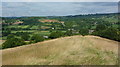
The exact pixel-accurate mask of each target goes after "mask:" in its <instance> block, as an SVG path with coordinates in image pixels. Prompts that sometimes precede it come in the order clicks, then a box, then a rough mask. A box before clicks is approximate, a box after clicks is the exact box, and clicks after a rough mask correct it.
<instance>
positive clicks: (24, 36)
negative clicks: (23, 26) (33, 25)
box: [21, 34, 30, 41]
mask: <svg viewBox="0 0 120 67" xmlns="http://www.w3.org/2000/svg"><path fill="white" fill-rule="evenodd" d="M21 38H22V39H24V40H25V41H27V40H29V39H30V36H29V35H28V34H24V35H22V36H21Z"/></svg>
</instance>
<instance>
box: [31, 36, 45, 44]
mask: <svg viewBox="0 0 120 67" xmlns="http://www.w3.org/2000/svg"><path fill="white" fill-rule="evenodd" d="M44 40H45V38H44V37H43V36H40V35H38V34H35V35H33V36H32V37H31V41H30V43H37V42H41V41H44Z"/></svg>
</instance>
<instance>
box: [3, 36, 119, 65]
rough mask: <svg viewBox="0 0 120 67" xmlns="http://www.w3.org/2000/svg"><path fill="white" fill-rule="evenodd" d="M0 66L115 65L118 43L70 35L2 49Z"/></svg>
mask: <svg viewBox="0 0 120 67" xmlns="http://www.w3.org/2000/svg"><path fill="white" fill-rule="evenodd" d="M2 52H3V55H2V57H3V59H2V63H3V65H116V64H117V63H118V60H117V59H118V42H116V41H112V40H108V39H105V38H101V37H97V36H70V37H61V38H57V39H53V40H47V41H43V42H38V43H35V44H31V45H25V46H20V47H15V48H8V49H4V50H2Z"/></svg>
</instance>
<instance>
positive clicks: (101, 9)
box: [2, 2, 118, 17]
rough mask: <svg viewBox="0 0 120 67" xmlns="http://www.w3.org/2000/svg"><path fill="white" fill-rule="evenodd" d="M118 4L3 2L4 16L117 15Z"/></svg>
mask: <svg viewBox="0 0 120 67" xmlns="http://www.w3.org/2000/svg"><path fill="white" fill-rule="evenodd" d="M116 12H118V3H117V2H2V16H5V17H11V16H14V17H15V16H67V15H80V14H95V13H116Z"/></svg>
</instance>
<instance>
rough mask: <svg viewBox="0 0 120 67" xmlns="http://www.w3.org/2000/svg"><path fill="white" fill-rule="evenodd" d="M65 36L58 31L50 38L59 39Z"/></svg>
mask: <svg viewBox="0 0 120 67" xmlns="http://www.w3.org/2000/svg"><path fill="white" fill-rule="evenodd" d="M62 36H64V33H62V32H60V31H56V32H52V33H51V34H50V36H49V38H51V39H54V38H59V37H62Z"/></svg>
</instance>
